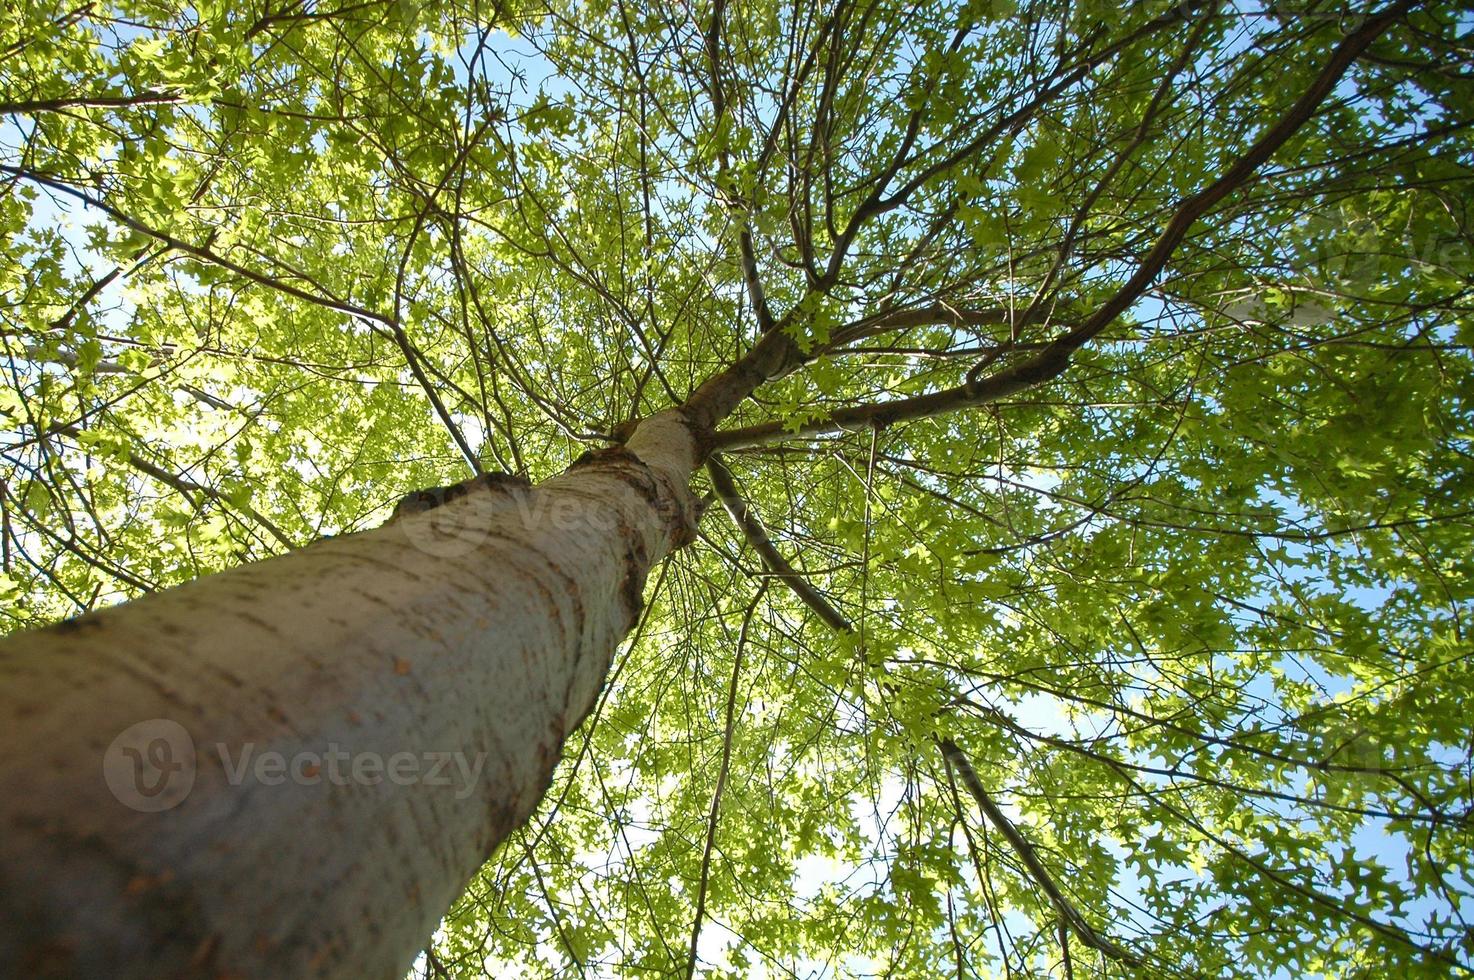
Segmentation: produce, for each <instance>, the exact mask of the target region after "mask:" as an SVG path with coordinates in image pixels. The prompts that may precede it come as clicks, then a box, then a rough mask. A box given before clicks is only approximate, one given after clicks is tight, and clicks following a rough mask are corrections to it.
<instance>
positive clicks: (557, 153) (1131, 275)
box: [0, 0, 1474, 977]
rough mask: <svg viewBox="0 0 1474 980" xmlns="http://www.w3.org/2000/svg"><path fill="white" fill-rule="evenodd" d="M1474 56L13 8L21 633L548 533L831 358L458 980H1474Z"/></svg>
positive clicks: (556, 5)
mask: <svg viewBox="0 0 1474 980" xmlns="http://www.w3.org/2000/svg"><path fill="white" fill-rule="evenodd" d="M1471 44H1474V37H1471V21H1470V18H1469V16H1468V14H1467V12H1466V11H1464V10H1462V9H1461V5H1459V4H1455V3H1428V4H1413V3H1394V4H1388V5H1385V6H1382V5H1375V6H1374V5H1368V4H1362V3H1360V2H1358V3H1354V4H1350V5H1337V4H1324V3H1319V2H1317V0H1295V2H1292V3H1288V4H1283V3H1271V4H1269V5H1267V6H1264V5H1256V4H1241V5H1237V6H1233V7H1229V6H1227V5H1223V4H1217V3H1212V2H1200V0H1180V2H1175V3H1167V2H1144V3H1139V4H1131V5H1127V6H1125V7H1122V6H1120V5H1117V4H1108V3H1101V2H1097V0H1078V2H1069V0H1043V2H1027V3H1014V2H1012V0H967V2H929V3H925V4H921V5H915V4H911V3H902V2H898V0H874V2H872V0H825V2H822V3H815V4H798V5H784V4H775V3H771V2H768V0H753V2H749V3H742V4H731V5H728V4H726V3H725V2H724V0H711V2H708V0H700V2H695V0H682V2H680V3H671V4H663V3H651V4H620V3H611V2H608V0H592V2H582V3H575V2H562V0H557V2H553V3H551V4H546V5H545V4H543V3H541V2H539V0H508V2H507V3H503V4H495V3H492V4H485V5H483V4H481V3H480V2H479V0H472V2H470V3H467V2H465V0H450V2H439V3H425V4H413V3H407V2H404V0H283V2H282V3H280V4H275V3H265V4H262V3H257V2H251V3H224V2H220V0H195V2H193V3H188V4H185V3H175V2H173V0H116V2H110V3H96V2H89V3H81V4H75V3H74V2H73V0H64V2H55V0H37V2H30V3H25V4H21V5H18V6H16V5H12V6H9V7H7V8H6V9H5V10H4V11H3V13H0V113H3V121H0V180H3V181H4V182H5V194H4V195H3V196H0V231H3V235H4V245H3V250H0V329H3V344H4V358H3V367H4V384H3V385H0V412H3V413H4V416H5V432H4V436H3V446H0V460H3V462H0V480H3V482H0V508H3V528H0V550H3V555H0V558H3V573H0V594H3V595H4V597H5V603H4V608H3V611H0V614H3V618H4V624H5V628H6V629H7V630H18V629H23V628H27V627H30V626H35V625H40V624H44V623H48V622H52V621H54V620H56V619H59V618H62V617H66V616H69V615H73V614H76V613H77V612H80V611H84V610H87V609H91V608H94V607H97V606H99V605H105V604H108V603H113V602H117V601H121V600H123V599H126V598H129V597H133V596H138V595H141V594H144V593H148V592H151V591H154V590H158V589H161V588H165V587H168V586H170V585H173V584H177V583H180V582H182V581H186V580H189V579H192V578H195V577H197V576H200V575H203V574H207V573H209V572H212V571H217V570H220V569H222V568H225V567H229V566H231V565H235V564H239V563H242V562H246V561H254V560H257V559H261V558H264V557H267V556H269V555H271V554H274V553H279V552H282V551H284V550H287V549H292V548H297V547H301V546H305V545H307V544H308V543H310V542H311V541H313V540H314V539H316V538H319V537H321V536H324V535H329V534H332V535H340V534H345V533H350V532H353V531H355V530H361V529H363V528H366V527H371V526H374V525H376V524H378V523H380V522H382V521H383V519H384V518H385V516H386V515H387V514H388V511H389V508H390V507H391V506H392V504H393V503H394V501H395V500H396V499H398V498H399V497H401V496H402V495H404V494H405V493H407V492H409V491H413V490H415V489H417V488H422V487H428V486H433V485H436V484H444V483H448V482H452V481H454V480H459V479H462V478H464V477H465V476H467V475H469V474H470V473H472V472H482V471H503V472H508V473H517V474H520V475H524V476H527V477H529V478H530V479H532V480H533V481H537V480H540V479H543V478H546V477H548V476H550V475H552V474H555V473H558V472H560V471H561V470H563V469H564V468H565V467H567V466H568V465H569V463H570V462H572V461H573V460H574V459H575V458H576V457H578V456H579V455H580V454H581V453H583V452H585V451H587V450H589V449H591V448H598V447H601V446H606V445H608V444H610V443H611V442H615V441H618V440H619V439H620V438H621V433H623V432H625V431H627V427H628V425H629V423H630V422H631V421H632V420H636V419H639V418H641V417H644V416H646V415H648V414H650V413H652V412H655V411H658V410H660V409H662V408H666V407H669V406H671V405H677V404H680V403H682V402H683V401H684V400H685V399H686V398H687V396H688V395H689V394H690V392H691V391H692V390H693V389H694V388H696V387H697V386H698V385H700V384H701V382H702V381H704V380H705V379H707V378H708V377H710V376H712V375H714V374H716V373H717V372H719V371H721V370H723V369H724V368H727V367H729V366H731V365H732V364H733V363H735V362H736V361H737V360H738V359H739V358H740V357H741V356H742V355H743V354H744V352H746V351H748V350H749V349H751V348H752V347H753V346H754V345H755V344H756V343H757V342H758V341H759V339H760V338H762V337H764V336H776V335H780V334H781V335H782V336H784V337H786V338H788V339H789V340H791V341H792V347H793V350H794V351H796V353H795V355H794V356H793V357H792V358H790V360H791V361H792V363H790V364H787V365H786V366H785V367H784V369H783V371H781V372H779V373H780V374H781V375H782V376H781V377H776V378H773V379H771V380H768V381H766V382H765V383H763V384H762V385H761V386H760V387H758V389H757V390H756V392H755V393H754V394H753V396H752V397H751V398H748V399H746V400H745V401H744V402H743V403H742V404H741V405H740V406H739V407H738V408H737V410H736V411H735V412H734V413H733V414H732V416H731V417H730V418H727V419H725V420H723V421H721V424H720V425H719V427H718V429H717V432H716V434H715V435H714V436H713V437H712V439H711V442H712V447H711V448H713V449H714V450H715V452H716V454H715V455H713V456H712V458H711V461H710V463H709V465H708V467H707V468H706V470H704V471H703V473H702V475H701V476H700V478H699V479H698V484H697V489H698V491H700V492H709V494H710V497H711V499H712V500H713V501H714V503H713V504H712V506H711V507H710V508H709V509H708V512H707V514H706V515H705V517H704V519H703V520H702V522H701V525H700V529H699V533H698V538H697V540H696V541H695V542H693V543H692V545H691V546H689V547H687V548H685V549H683V550H681V551H680V552H678V553H677V554H675V555H674V556H673V557H672V558H670V559H669V560H668V561H667V562H666V563H665V564H664V565H663V566H662V567H661V568H660V570H659V571H658V573H657V574H656V575H654V576H652V579H651V582H650V584H649V586H648V588H647V593H646V596H645V601H646V605H645V611H644V614H643V617H642V619H641V621H640V622H639V624H638V625H637V627H636V629H635V631H634V633H633V634H632V635H631V637H630V638H629V640H628V641H627V642H626V644H625V645H624V646H623V647H621V649H620V651H619V653H618V656H617V657H616V659H615V663H614V669H613V672H612V675H611V679H610V682H609V684H608V686H607V689H606V691H605V694H604V696H603V699H602V700H601V702H600V704H599V706H598V708H597V709H596V710H595V712H594V713H593V715H591V716H590V717H589V718H588V719H587V720H586V721H585V723H584V725H583V726H582V728H580V729H579V731H578V732H577V733H575V734H574V736H573V737H572V738H571V739H570V742H569V746H568V753H567V757H566V758H565V760H564V763H563V765H562V766H561V768H560V769H559V771H558V775H557V778H556V780H555V782H554V784H553V786H552V788H551V789H550V791H549V794H548V797H547V799H546V801H545V803H544V806H543V808H542V810H541V811H540V813H539V814H538V816H537V817H536V818H534V820H533V821H532V823H530V824H529V825H528V826H526V827H525V828H523V829H522V830H521V831H520V832H518V833H517V834H516V835H515V836H514V837H513V838H512V839H511V840H510V841H508V843H507V844H506V845H505V846H504V847H503V848H502V849H501V851H500V852H499V853H498V854H497V855H496V856H495V857H494V858H493V860H492V861H491V862H490V863H489V864H488V865H487V866H486V867H485V868H484V869H483V870H482V872H481V873H480V874H479V875H478V877H477V878H476V880H474V881H473V882H472V884H471V886H470V887H469V888H468V890H467V891H466V893H465V895H464V896H463V898H462V899H461V900H460V902H459V903H458V904H457V905H456V907H455V908H454V909H452V910H451V911H450V913H449V914H448V915H447V917H446V919H445V921H444V924H443V927H442V929H441V930H440V931H439V932H438V933H437V935H436V936H435V937H434V939H433V942H432V944H431V946H430V948H429V949H428V951H427V953H426V955H425V956H424V957H423V958H422V960H421V962H420V963H419V964H418V966H417V969H418V970H420V971H421V972H422V973H423V974H426V975H431V976H476V975H480V974H481V973H483V972H485V973H489V974H491V975H527V976H544V975H546V976H567V975H594V976H603V975H621V976H623V975H630V976H663V975H669V974H673V973H674V974H677V975H689V974H690V973H691V972H692V971H694V972H696V973H699V974H701V975H710V976H768V977H780V976H799V977H809V976H825V977H828V976H872V975H885V976H931V975H942V974H948V975H955V976H958V977H971V976H992V975H1008V976H1015V975H1017V976H1055V977H1063V976H1087V975H1089V976H1130V975H1142V976H1220V975H1241V974H1243V973H1246V972H1247V973H1253V974H1260V975H1266V976H1270V975H1281V976H1284V975H1296V976H1299V975H1336V976H1370V975H1384V974H1385V975H1396V976H1410V977H1411V976H1445V975H1448V974H1450V973H1451V972H1468V971H1469V969H1470V968H1471V966H1474V930H1471V927H1470V923H1469V916H1470V914H1471V913H1474V867H1471V854H1470V837H1469V833H1470V831H1469V821H1470V805H1471V796H1474V791H1471V785H1474V783H1471V780H1474V768H1471V767H1474V759H1471V752H1474V745H1471V731H1470V723H1469V719H1470V718H1471V717H1474V693H1471V692H1474V686H1471V679H1474V678H1471V663H1470V649H1471V647H1470V639H1469V636H1468V632H1467V631H1468V630H1469V628H1470V626H1471V624H1470V622H1469V620H1468V619H1466V617H1469V616H1471V615H1474V603H1471V600H1474V564H1471V559H1470V557H1469V556H1470V555H1471V554H1474V505H1471V503H1470V501H1471V500H1474V466H1471V459H1474V457H1471V445H1470V439H1471V431H1474V429H1471V413H1474V408H1471V399H1474V362H1471V344H1474V319H1471V313H1474V307H1471V289H1474V215H1471V211H1470V202H1471V201H1474V192H1471V176H1474V169H1471V168H1474V139H1471V135H1470V127H1471V125H1474V75H1471V58H1474V56H1471ZM715 501H719V502H715Z"/></svg>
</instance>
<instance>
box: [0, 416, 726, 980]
mask: <svg viewBox="0 0 1474 980" xmlns="http://www.w3.org/2000/svg"><path fill="white" fill-rule="evenodd" d="M697 456H698V449H697V440H696V438H695V437H694V436H693V434H692V431H691V428H690V426H689V425H688V424H687V422H686V417H685V415H684V414H682V413H681V412H679V411H669V412H663V413H660V414H658V415H655V416H652V417H651V418H649V419H647V420H646V421H645V422H643V423H642V424H641V425H640V426H639V427H638V428H637V429H636V431H635V433H634V434H633V436H632V437H631V439H630V441H629V442H628V444H627V445H626V446H625V447H623V448H616V449H611V450H604V451H600V452H595V453H592V454H590V455H589V456H588V457H586V459H585V460H584V461H582V462H581V463H580V464H575V466H574V467H572V468H570V469H569V470H568V471H567V472H565V473H563V474H562V475H560V476H558V477H556V478H554V479H551V480H549V481H546V482H545V483H543V484H541V485H539V486H537V487H524V486H518V485H514V484H512V483H510V482H508V483H503V484H484V485H483V486H484V489H482V490H480V491H478V492H470V493H467V494H465V495H463V496H460V497H459V498H457V499H455V500H453V501H450V502H448V503H446V504H445V505H443V506H442V507H439V508H436V509H433V510H429V511H425V512H423V513H418V514H414V515H411V516H407V517H404V518H401V519H398V520H395V521H392V522H390V523H389V524H387V525H385V526H384V527H381V528H378V529H375V530H372V531H366V532H363V533H360V534H354V535H350V536H346V537H343V538H337V539H332V540H328V541H324V542H320V543H318V544H314V545H312V546H309V547H307V548H305V549H301V550H299V551H295V552H291V553H289V554H287V555H284V556H281V557H277V558H273V559H270V560H267V561H264V562H259V563H256V564H253V565H247V566H243V567H240V568H237V569H233V570H231V571H228V572H224V573H221V574H219V575H214V576H210V577H207V578H204V579H201V580H199V581H196V582H192V583H189V584H187V585H184V586H182V587H180V588H178V589H173V590H169V591H167V592H162V593H159V594H157V595H154V596H150V597H148V598H146V599H143V600H140V601H137V602H132V603H128V604H125V605H122V606H118V607H114V608H112V609H106V610H103V611H100V612H97V613H90V614H87V615H85V616H82V617H80V618H78V619H75V620H71V621H68V622H66V623H63V624H60V625H58V626H54V627H50V628H48V629H43V630H38V631H35V632H31V633H27V634H22V635H19V636H16V637H12V638H10V639H8V640H7V641H5V642H4V644H3V645H0V718H3V726H4V727H3V732H4V734H3V735H0V758H3V760H4V761H3V764H0V829H3V836H0V916H3V920H4V922H5V923H6V926H5V928H4V930H0V974H4V975H7V976H9V975H17V976H19V975H25V976H37V975H42V976H44V975H58V974H61V975H72V976H76V975H80V976H111V977H134V976H137V977H160V976H175V975H190V976H196V975H198V976H212V977H215V976H270V977H281V976H344V977H390V978H398V977H400V976H403V974H404V972H405V970H406V969H407V968H408V966H409V964H410V961H411V959H412V957H413V956H414V955H415V953H416V952H417V951H418V950H419V949H421V948H422V947H423V945H424V943H425V942H426V940H427V939H428V937H429V936H430V933H431V931H432V930H433V929H434V927H435V924H436V922H437V921H439V919H440V917H441V916H442V915H443V914H444V912H445V909H446V908H447V907H448V906H449V905H450V904H451V902H452V901H453V900H454V899H455V897H456V896H457V895H458V894H459V893H460V891H461V889H462V888H463V887H464V886H465V884H466V881H467V880H468V878H469V877H470V876H471V875H472V874H474V873H475V871H476V870H477V869H478V868H479V867H480V866H481V864H482V863H483V862H484V861H485V860H486V858H487V857H488V855H490V854H491V852H492V850H493V849H494V848H495V847H496V845H497V843H498V842H499V841H501V840H502V838H503V837H505V836H506V834H507V833H508V832H509V831H510V830H512V829H513V828H514V827H516V826H517V825H518V824H520V823H521V822H522V821H523V820H525V819H526V818H527V817H528V816H529V815H530V814H531V812H532V811H533V809H534V808H535V807H536V805H537V803H538V800H539V799H540V798H541V797H542V795H543V793H544V791H545V790H546V788H547V786H548V784H549V781H550V779H551V777H552V772H553V768H554V766H555V765H556V764H557V762H558V759H559V755H560V752H561V749H562V745H563V741H564V738H565V737H566V736H567V734H568V733H569V732H570V731H571V730H572V729H573V728H574V727H576V726H577V725H578V723H579V722H580V720H581V719H582V718H583V717H584V715H585V714H586V713H587V712H588V711H589V709H590V707H591V706H592V705H593V703H594V700H595V698H596V696H597V694H598V692H599V690H600V688H601V687H602V685H603V682H604V678H605V674H606V672H607V670H608V667H609V663H610V660H611V658H612V655H613V652H614V650H615V648H616V646H617V644H618V643H619V641H620V640H621V639H622V638H623V637H624V636H625V635H626V634H627V632H628V631H629V629H630V628H631V626H632V625H633V623H634V621H635V619H636V617H637V616H638V614H639V612H640V606H641V592H642V589H643V586H644V584H645V579H646V574H647V572H648V571H649V569H650V568H651V567H652V565H653V564H654V563H655V562H657V561H659V560H660V559H661V558H662V557H663V556H665V555H666V554H667V553H669V552H670V551H671V550H672V549H673V548H675V547H678V546H679V545H680V544H681V543H683V541H684V540H686V539H687V538H688V536H689V534H690V531H691V528H690V521H691V520H692V514H693V511H692V508H691V506H690V500H689V494H688V491H687V489H686V484H687V480H688V478H689V477H690V475H691V473H692V471H693V469H694V467H695V466H696V464H697ZM139 723H145V724H144V725H143V726H142V727H141V728H139V729H135V732H134V734H132V735H125V736H124V737H123V740H122V742H120V743H115V741H114V740H115V739H117V738H118V737H119V736H120V734H121V733H125V732H126V731H128V730H129V729H130V728H131V727H132V726H136V725H139ZM171 723H172V724H173V725H178V726H180V727H179V728H178V729H175V728H173V727H172V726H171ZM272 753H275V754H276V755H275V756H274V755H272ZM276 756H279V757H280V758H281V760H282V761H283V763H284V771H282V769H283V767H279V766H277V765H276V764H275V763H271V764H264V763H263V761H262V760H263V759H266V760H268V762H269V761H270V760H273V759H275V758H276ZM396 759H397V760H398V761H397V762H396ZM441 759H444V760H445V761H444V762H443V763H441V762H440V760H441ZM478 760H479V763H478ZM375 762H377V765H375ZM436 765H439V767H440V768H439V771H438V772H436V773H434V774H432V773H431V772H430V770H431V769H432V767H434V766H436ZM191 774H192V777H193V778H192V781H191V780H190V778H189V777H190V775H191ZM376 776H377V778H376ZM155 791H157V792H156V793H155ZM150 793H155V795H149V794H150ZM164 806H168V808H167V809H159V808H160V807H164Z"/></svg>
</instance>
